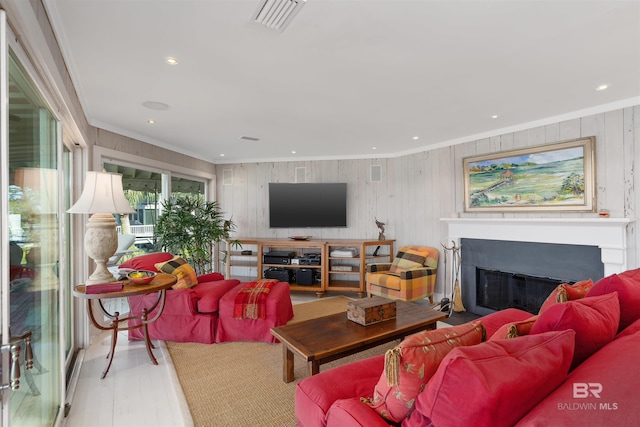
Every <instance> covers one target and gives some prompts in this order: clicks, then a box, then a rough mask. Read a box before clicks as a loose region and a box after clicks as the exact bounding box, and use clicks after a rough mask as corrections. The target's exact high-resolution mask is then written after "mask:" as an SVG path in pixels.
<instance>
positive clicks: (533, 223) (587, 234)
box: [441, 218, 631, 315]
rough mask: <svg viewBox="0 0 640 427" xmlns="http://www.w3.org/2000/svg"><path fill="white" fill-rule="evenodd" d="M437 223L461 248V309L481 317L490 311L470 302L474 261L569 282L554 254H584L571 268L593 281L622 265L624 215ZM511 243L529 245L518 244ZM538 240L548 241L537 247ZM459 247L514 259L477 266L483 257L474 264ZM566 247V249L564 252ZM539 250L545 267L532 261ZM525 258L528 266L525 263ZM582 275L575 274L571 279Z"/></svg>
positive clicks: (626, 221) (624, 256) (624, 258)
mask: <svg viewBox="0 0 640 427" xmlns="http://www.w3.org/2000/svg"><path fill="white" fill-rule="evenodd" d="M441 221H443V222H444V223H445V224H446V225H447V236H448V241H449V242H451V241H452V240H453V241H455V242H456V244H457V245H460V246H462V253H463V256H462V263H461V271H460V281H461V287H462V293H463V302H464V304H465V308H467V309H468V310H469V311H471V312H473V313H476V314H481V315H483V314H488V313H491V312H492V311H493V310H488V309H484V308H478V307H476V304H475V303H476V295H475V293H476V283H475V279H476V266H478V265H479V266H480V267H484V268H489V269H496V270H504V271H506V272H509V273H515V274H518V273H523V274H531V275H534V276H541V277H551V278H558V279H562V280H571V279H572V277H567V276H566V275H561V274H560V273H562V266H563V263H562V262H554V261H555V259H554V257H555V258H562V257H566V256H573V255H564V254H574V253H575V254H577V255H575V256H577V257H579V258H585V262H584V263H583V267H581V266H580V263H577V265H572V268H574V269H576V268H577V269H578V272H579V273H580V271H579V269H580V268H584V269H585V272H584V274H585V275H588V277H593V278H594V280H596V279H598V278H599V276H601V275H602V276H608V275H610V274H613V273H620V272H622V271H625V270H626V269H627V251H628V247H627V226H628V224H629V223H631V220H629V219H628V218H442V219H441ZM468 239H471V240H468ZM482 241H486V243H487V244H488V246H487V247H486V248H485V249H481V247H477V248H476V247H475V246H474V245H476V244H477V242H482ZM465 242H466V243H465ZM500 242H505V243H506V245H501V244H500ZM512 242H522V243H527V244H530V245H529V246H527V245H518V244H514V243H512ZM443 243H444V242H443ZM539 244H552V245H551V246H546V249H541V247H539ZM464 245H467V248H470V247H474V249H476V250H475V252H476V254H477V253H478V252H479V251H484V252H485V253H493V252H497V253H498V256H504V257H507V258H509V257H512V258H513V260H512V261H511V262H510V261H508V260H507V263H506V264H504V263H503V265H497V266H495V265H482V264H486V263H487V262H488V261H486V260H485V256H484V255H481V256H480V261H479V262H478V260H477V259H475V260H474V259H473V257H469V255H468V253H467V255H464V253H465V248H464ZM574 246H575V247H574ZM501 247H506V249H504V250H505V251H506V252H504V253H503V254H502V255H500V251H501V249H499V248H501ZM567 248H568V249H569V251H568V252H563V251H566V250H567ZM575 251H577V252H575ZM542 252H545V253H547V252H549V253H550V254H549V256H550V257H551V258H549V259H548V261H547V262H548V263H549V265H548V266H547V267H548V268H546V267H542V266H540V267H538V266H536V265H534V264H536V262H537V259H536V255H537V254H540V253H542ZM529 260H530V261H529ZM465 261H466V262H465ZM529 262H530V263H531V264H530V265H528V263H529ZM569 264H575V263H573V262H570V263H569ZM511 267H513V268H511ZM518 270H519V271H518ZM547 273H549V274H547ZM471 276H473V277H471ZM583 278H584V277H578V275H576V276H575V279H574V280H582V279H583ZM465 286H467V287H469V286H471V290H470V289H466V288H465ZM450 291H451V289H450V284H447V289H445V292H446V293H448V292H450ZM465 293H466V295H465Z"/></svg>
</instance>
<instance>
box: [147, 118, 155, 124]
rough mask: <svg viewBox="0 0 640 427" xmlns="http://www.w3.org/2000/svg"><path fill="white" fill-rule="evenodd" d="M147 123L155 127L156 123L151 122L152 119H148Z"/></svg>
mask: <svg viewBox="0 0 640 427" xmlns="http://www.w3.org/2000/svg"><path fill="white" fill-rule="evenodd" d="M147 123H149V124H150V125H155V124H156V121H155V120H153V119H149V120H147Z"/></svg>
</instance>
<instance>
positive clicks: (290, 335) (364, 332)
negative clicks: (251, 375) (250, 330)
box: [271, 301, 447, 383]
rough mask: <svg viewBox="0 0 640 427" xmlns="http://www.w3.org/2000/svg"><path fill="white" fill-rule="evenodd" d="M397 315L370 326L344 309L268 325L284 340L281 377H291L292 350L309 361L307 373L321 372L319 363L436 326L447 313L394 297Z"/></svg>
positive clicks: (285, 380) (286, 378)
mask: <svg viewBox="0 0 640 427" xmlns="http://www.w3.org/2000/svg"><path fill="white" fill-rule="evenodd" d="M396 316H397V317H396V318H395V319H391V320H386V321H384V322H380V323H376V324H373V325H369V326H362V325H359V324H357V323H355V322H352V321H351V320H349V319H347V313H346V311H345V312H342V313H337V314H333V315H330V316H325V317H319V318H317V319H310V320H306V321H303V322H298V323H293V324H289V325H285V326H279V327H277V328H272V329H271V334H272V335H273V336H275V337H276V338H278V339H279V340H280V341H281V342H282V344H283V346H282V347H283V371H282V379H283V380H284V382H286V383H289V382H291V381H293V379H294V373H293V360H294V357H293V353H294V352H295V353H298V354H299V355H300V356H302V357H304V358H305V360H306V361H307V362H308V368H309V375H315V374H317V373H318V372H320V365H322V364H323V363H327V362H331V361H333V360H336V359H340V358H342V357H345V356H349V355H351V354H354V353H358V352H361V351H364V350H367V349H369V348H372V347H375V346H378V345H380V344H384V343H386V342H389V341H393V340H395V339H401V338H404V337H406V336H408V335H411V334H414V333H417V332H420V331H424V330H426V329H435V328H436V322H438V321H439V320H444V319H446V318H447V315H446V313H443V312H441V311H436V310H433V309H431V308H429V307H424V306H420V305H417V304H413V303H409V302H404V301H396Z"/></svg>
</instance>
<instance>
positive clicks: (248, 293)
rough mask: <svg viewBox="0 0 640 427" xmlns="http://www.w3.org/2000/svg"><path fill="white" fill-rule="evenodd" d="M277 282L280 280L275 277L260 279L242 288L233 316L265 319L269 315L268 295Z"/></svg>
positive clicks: (240, 318) (237, 296)
mask: <svg viewBox="0 0 640 427" xmlns="http://www.w3.org/2000/svg"><path fill="white" fill-rule="evenodd" d="M276 283H278V281H277V280H275V279H260V280H256V281H254V282H251V283H248V284H247V285H246V286H244V287H243V288H242V289H240V291H239V292H238V294H237V295H236V300H235V304H234V306H233V318H234V319H238V320H242V319H264V318H265V317H266V315H267V309H266V305H267V304H266V301H267V296H268V295H269V292H271V288H273V285H275V284H276Z"/></svg>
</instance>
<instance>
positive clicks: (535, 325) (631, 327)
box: [295, 269, 640, 427]
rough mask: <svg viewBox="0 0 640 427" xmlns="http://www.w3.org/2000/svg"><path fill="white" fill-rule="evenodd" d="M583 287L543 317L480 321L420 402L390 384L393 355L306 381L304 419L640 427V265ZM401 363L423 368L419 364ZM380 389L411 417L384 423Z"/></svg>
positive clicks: (299, 397) (301, 388) (504, 314)
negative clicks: (480, 332)
mask: <svg viewBox="0 0 640 427" xmlns="http://www.w3.org/2000/svg"><path fill="white" fill-rule="evenodd" d="M581 285H583V284H576V287H575V288H571V289H569V290H570V292H569V295H570V297H569V300H568V301H560V300H559V301H553V303H552V304H545V309H544V311H543V310H541V312H540V313H539V314H538V315H537V316H532V315H531V314H530V313H526V312H524V311H520V310H516V309H508V310H503V311H500V312H497V313H493V314H491V315H488V316H485V317H483V318H480V319H478V322H479V323H481V324H482V327H483V328H484V330H485V337H484V339H483V341H482V342H481V343H478V344H474V345H467V346H455V345H454V348H453V349H451V350H450V351H449V353H448V354H446V356H444V358H443V359H442V360H441V361H439V364H438V365H437V366H436V367H435V373H434V374H433V376H431V377H430V378H426V379H425V383H424V385H423V389H422V391H420V392H418V393H417V396H415V398H411V396H408V397H407V396H402V395H401V393H399V392H398V390H396V389H389V388H385V383H386V381H383V380H384V379H385V374H384V373H383V371H385V372H388V371H387V370H386V369H385V368H386V367H385V355H381V356H378V357H373V358H369V359H365V360H362V361H358V362H354V363H351V364H348V365H344V366H341V367H338V368H334V369H331V370H328V371H325V372H322V373H320V374H318V375H315V376H313V377H309V378H305V379H303V380H301V381H300V382H299V383H298V385H297V388H296V397H295V404H296V416H297V417H298V425H299V426H301V427H314V426H339V427H345V426H366V427H375V426H389V425H402V426H403V427H417V426H420V427H422V426H436V427H447V426H456V427H457V426H467V425H473V426H492V427H495V426H513V425H516V426H527V427H529V426H582V425H594V426H595V425H598V426H605V425H636V424H637V423H638V420H639V419H640V405H638V404H637V400H638V399H637V396H638V393H639V392H640V373H639V371H638V370H637V369H636V368H635V366H636V365H637V361H638V360H640V269H638V270H632V271H627V272H624V273H621V274H614V275H612V276H609V277H606V278H604V279H602V280H600V281H598V282H597V283H595V284H589V286H587V287H584V288H580V289H581V291H580V292H577V293H576V294H574V295H573V296H572V292H573V291H572V289H573V290H575V289H576V288H579V287H580V286H581ZM565 286H567V285H565ZM582 289H584V292H582ZM565 296H566V293H565ZM552 297H553V298H556V297H557V295H555V294H552V296H550V299H551V298H552ZM572 298H574V299H572ZM462 327H464V325H462ZM456 328H458V329H457V330H458V331H459V330H460V329H459V328H460V327H456ZM455 331H456V330H453V332H452V339H457V338H456V337H455ZM505 331H509V332H508V333H514V335H515V337H513V338H507V337H506V336H505V335H504V332H505ZM441 333H442V332H441ZM425 334H426V333H425ZM425 336H426V335H425ZM405 341H406V340H405ZM403 343H404V341H403ZM402 345H403V344H402V343H401V344H400V346H399V347H402ZM425 348H428V346H427V347H425ZM403 351H404V350H403ZM426 353H429V350H426ZM389 360H392V358H391V357H389V352H388V353H387V361H389ZM401 369H405V370H406V372H410V371H416V372H418V373H420V372H422V373H424V371H422V370H420V369H419V368H417V366H416V365H415V364H408V363H407V364H401ZM403 373H404V372H403ZM401 375H402V374H401ZM386 378H388V376H387V377H386ZM400 378H402V376H400ZM380 390H392V391H393V392H389V393H388V394H387V395H386V396H382V397H381V399H382V400H383V401H384V400H385V399H405V401H406V402H407V403H408V406H410V407H411V409H410V410H409V415H408V416H405V417H404V418H403V419H402V420H396V422H395V423H394V422H391V421H389V420H388V419H385V418H384V417H383V416H382V414H381V412H382V411H380V408H382V407H384V405H383V406H380V404H379V401H372V400H370V399H371V397H372V396H374V395H375V393H376V392H379V391H380ZM376 402H377V403H376ZM374 407H375V408H377V410H378V411H376V410H375V409H373V408H374ZM390 407H391V406H389V408H390ZM384 408H385V410H386V407H384ZM384 415H385V416H387V417H389V413H387V412H385V413H384Z"/></svg>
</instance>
